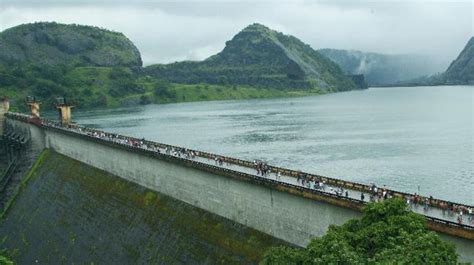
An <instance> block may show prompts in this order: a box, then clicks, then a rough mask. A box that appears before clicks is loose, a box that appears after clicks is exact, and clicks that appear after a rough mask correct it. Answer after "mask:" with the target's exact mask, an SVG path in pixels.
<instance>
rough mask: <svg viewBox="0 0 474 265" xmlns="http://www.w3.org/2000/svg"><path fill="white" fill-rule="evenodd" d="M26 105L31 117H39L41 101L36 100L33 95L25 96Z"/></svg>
mask: <svg viewBox="0 0 474 265" xmlns="http://www.w3.org/2000/svg"><path fill="white" fill-rule="evenodd" d="M26 105H28V107H30V112H31V116H32V117H33V118H36V119H39V117H40V105H41V102H40V101H38V100H36V98H35V97H32V96H29V97H27V98H26Z"/></svg>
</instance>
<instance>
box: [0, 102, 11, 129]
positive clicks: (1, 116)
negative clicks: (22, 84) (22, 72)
mask: <svg viewBox="0 0 474 265" xmlns="http://www.w3.org/2000/svg"><path fill="white" fill-rule="evenodd" d="M9 108H10V103H9V102H8V98H7V97H0V135H3V133H4V130H5V113H7V112H8V109H9Z"/></svg>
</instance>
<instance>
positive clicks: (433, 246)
mask: <svg viewBox="0 0 474 265" xmlns="http://www.w3.org/2000/svg"><path fill="white" fill-rule="evenodd" d="M425 222H426V221H425V219H424V217H423V216H421V215H419V214H416V213H414V212H412V211H410V210H408V209H407V206H406V204H405V202H404V201H403V200H401V199H389V200H386V201H384V202H380V203H375V202H374V203H369V204H368V205H367V206H366V207H365V208H364V210H363V216H362V218H361V219H353V220H350V221H348V222H346V223H345V224H343V225H341V226H335V225H332V226H330V227H329V230H328V232H327V234H326V235H324V236H323V237H320V238H314V239H312V240H311V242H310V243H309V245H308V246H307V247H306V248H289V247H279V248H273V249H271V250H270V251H269V252H267V253H266V254H265V257H264V259H263V261H262V263H263V264H457V259H458V257H457V254H456V251H455V247H454V245H453V244H451V243H448V242H445V241H442V240H441V239H440V238H439V236H438V235H437V234H435V233H434V232H430V231H428V230H427V229H426V228H425Z"/></svg>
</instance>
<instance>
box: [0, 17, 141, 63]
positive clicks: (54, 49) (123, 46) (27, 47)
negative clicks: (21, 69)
mask: <svg viewBox="0 0 474 265" xmlns="http://www.w3.org/2000/svg"><path fill="white" fill-rule="evenodd" d="M0 63H7V64H11V63H33V64H47V65H61V64H68V65H74V66H128V67H131V66H138V67H140V66H141V65H142V60H141V57H140V52H139V51H138V49H137V47H135V45H134V44H133V43H132V42H131V41H130V40H129V39H127V37H125V36H124V35H123V34H122V33H118V32H112V31H109V30H105V29H101V28H97V27H91V26H80V25H65V24H58V23H49V22H41V23H34V24H23V25H19V26H16V27H13V28H10V29H7V30H5V31H3V32H1V33H0Z"/></svg>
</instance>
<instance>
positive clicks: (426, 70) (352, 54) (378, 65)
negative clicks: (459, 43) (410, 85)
mask: <svg viewBox="0 0 474 265" xmlns="http://www.w3.org/2000/svg"><path fill="white" fill-rule="evenodd" d="M318 52H320V53H321V54H323V55H324V56H326V57H327V58H329V59H331V60H332V61H334V62H335V63H337V64H338V65H339V66H340V67H341V68H342V69H343V70H344V71H345V72H346V73H350V74H363V75H364V76H365V80H366V81H367V83H369V84H370V85H380V84H383V85H384V84H393V83H396V82H399V81H404V80H410V79H413V78H417V77H421V76H428V75H433V74H435V73H439V72H442V71H443V70H444V67H445V66H444V64H443V63H442V62H441V61H439V60H437V59H434V58H430V57H427V56H420V55H388V54H379V53H372V52H361V51H355V50H336V49H320V50H318Z"/></svg>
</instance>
